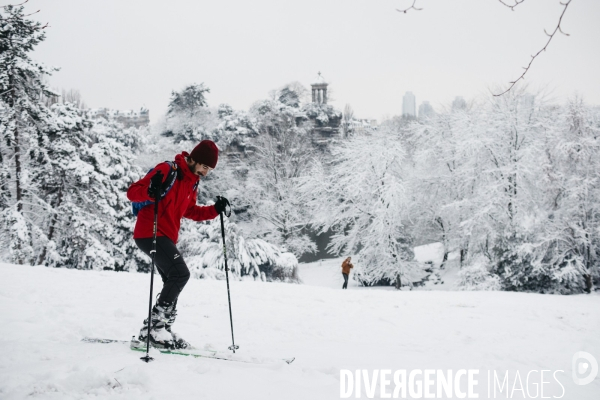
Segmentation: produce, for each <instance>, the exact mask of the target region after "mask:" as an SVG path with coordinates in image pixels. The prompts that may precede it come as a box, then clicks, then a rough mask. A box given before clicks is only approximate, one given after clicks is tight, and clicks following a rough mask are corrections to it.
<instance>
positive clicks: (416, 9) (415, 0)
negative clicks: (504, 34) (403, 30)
mask: <svg viewBox="0 0 600 400" xmlns="http://www.w3.org/2000/svg"><path fill="white" fill-rule="evenodd" d="M521 1H525V0H521ZM416 3H417V0H413V3H412V6H410V7H408V8H407V9H405V10H399V9H397V8H396V11H398V12H401V13H404V14H406V12H407V11H408V10H415V11H421V10H422V8H417V7H415V4H416Z"/></svg>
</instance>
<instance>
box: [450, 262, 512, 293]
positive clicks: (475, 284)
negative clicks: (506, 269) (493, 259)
mask: <svg viewBox="0 0 600 400" xmlns="http://www.w3.org/2000/svg"><path fill="white" fill-rule="evenodd" d="M489 268H490V265H489V261H488V260H487V259H485V257H477V259H475V260H473V261H472V262H471V263H470V265H468V266H466V267H464V268H462V269H461V270H460V272H459V273H458V277H459V279H460V281H459V283H458V287H459V289H460V290H501V289H502V285H501V284H500V278H499V277H498V276H497V275H493V274H491V273H490V270H489Z"/></svg>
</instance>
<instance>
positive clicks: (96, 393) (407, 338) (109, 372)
mask: <svg viewBox="0 0 600 400" xmlns="http://www.w3.org/2000/svg"><path fill="white" fill-rule="evenodd" d="M341 260H342V259H335V260H327V261H322V262H319V261H317V262H316V263H311V264H301V265H300V267H301V269H300V277H301V279H303V282H304V284H302V285H294V284H283V283H264V282H252V281H241V282H240V281H234V282H231V298H232V307H233V320H234V329H235V338H236V344H239V346H240V350H239V352H240V354H255V355H259V356H264V357H272V358H281V357H289V356H295V357H296V361H295V362H294V363H293V364H291V365H286V364H283V363H282V364H281V365H250V364H241V363H235V362H228V361H218V360H207V359H194V358H191V357H180V356H172V355H163V354H160V353H158V352H156V351H154V352H152V356H153V357H155V361H154V362H152V363H150V364H145V363H143V362H141V361H140V360H139V357H140V356H142V355H143V354H142V353H138V352H133V351H130V350H129V349H128V348H127V347H126V346H124V345H122V344H89V343H83V342H81V341H80V340H81V339H82V338H83V337H85V336H90V337H99V338H112V339H126V340H127V339H129V338H130V337H131V336H132V335H134V334H137V331H138V330H139V328H140V327H141V322H142V320H143V319H144V317H145V316H146V314H147V310H148V287H149V276H148V275H147V274H138V273H115V272H109V271H106V272H102V271H79V270H68V269H50V268H44V267H30V266H17V265H10V264H0V271H1V276H2V280H1V281H0V307H1V310H2V313H1V316H2V324H0V350H1V353H2V358H1V359H0V398H1V399H23V398H32V399H71V398H72V399H88V398H94V399H98V398H111V399H152V398H154V399H159V398H177V399H238V398H239V399H242V398H243V399H303V400H305V399H337V398H339V396H340V369H349V370H356V369H359V368H360V369H367V370H371V369H391V370H392V371H393V370H398V369H407V370H410V369H412V368H421V369H426V368H427V369H450V368H451V369H454V370H455V371H456V370H458V369H461V368H466V369H469V368H472V369H480V370H481V371H480V375H479V377H478V378H479V381H480V386H479V387H480V391H479V393H480V397H479V398H487V392H486V390H485V388H486V385H487V383H486V382H487V378H486V372H485V371H487V370H497V371H499V372H502V373H504V371H506V370H508V371H509V372H510V373H511V374H513V375H514V373H515V372H516V371H520V373H521V376H522V377H524V376H525V374H526V373H527V372H528V371H529V370H531V369H538V370H540V369H549V370H559V369H560V370H564V371H565V372H564V374H562V375H559V378H560V381H561V383H562V384H563V385H564V386H565V391H566V392H565V393H566V394H565V397H563V398H565V399H573V400H575V399H576V400H586V399H598V398H600V396H599V395H600V378H596V380H595V381H594V382H592V383H591V384H589V385H587V386H577V385H575V384H574V383H573V381H572V379H571V358H572V356H573V354H574V353H575V352H577V351H587V352H589V353H591V354H593V355H595V356H596V358H597V359H599V360H600V340H599V339H598V338H599V336H598V332H599V331H600V318H598V310H599V305H600V296H599V295H598V294H592V295H576V296H557V295H539V294H525V293H508V292H459V291H448V290H446V291H441V290H438V291H428V290H413V291H409V290H402V291H396V290H393V289H389V288H385V290H380V289H378V288H360V287H357V285H356V282H354V281H353V280H350V283H349V289H348V290H344V291H343V290H341V285H342V282H343V280H342V276H341V272H340V265H341ZM160 287H161V284H160V279H158V280H156V284H155V291H154V293H156V290H159V289H160ZM179 310H180V311H179V316H178V321H177V322H176V324H175V325H174V329H175V330H176V331H177V332H179V333H180V334H182V335H183V337H184V338H186V339H187V340H189V341H190V342H191V343H192V344H194V345H196V346H197V347H202V346H204V345H212V346H214V347H215V348H216V349H218V350H225V349H226V348H227V346H229V345H230V344H231V333H230V328H229V314H228V307H227V292H226V286H225V282H224V281H211V280H190V282H189V283H188V286H187V287H186V289H185V290H184V291H183V293H182V295H181V297H180V300H179ZM550 379H552V378H551V375H550ZM392 388H393V386H392ZM390 392H391V390H390ZM376 393H377V396H376V398H377V397H378V396H379V390H377V392H376ZM560 393H561V391H560V388H559V391H558V392H556V393H553V392H552V391H549V392H545V393H544V395H545V396H552V395H553V394H556V395H560ZM515 396H516V397H513V398H522V397H521V392H517V394H516V395H515ZM352 398H354V396H353V397H352ZM362 398H366V396H365V393H364V391H363V397H362ZM502 398H504V397H502Z"/></svg>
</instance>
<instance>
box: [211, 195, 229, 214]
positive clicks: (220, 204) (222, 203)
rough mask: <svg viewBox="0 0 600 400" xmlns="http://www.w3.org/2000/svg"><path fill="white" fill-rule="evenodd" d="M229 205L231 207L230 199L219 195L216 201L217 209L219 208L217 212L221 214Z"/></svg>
mask: <svg viewBox="0 0 600 400" xmlns="http://www.w3.org/2000/svg"><path fill="white" fill-rule="evenodd" d="M227 206H230V207H231V205H230V204H229V200H227V199H226V198H225V197H222V196H217V201H216V202H215V210H217V212H218V213H219V214H221V213H222V212H225V209H226V208H227Z"/></svg>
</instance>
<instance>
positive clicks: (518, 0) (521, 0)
mask: <svg viewBox="0 0 600 400" xmlns="http://www.w3.org/2000/svg"><path fill="white" fill-rule="evenodd" d="M498 1H499V2H500V3H502V4H504V5H505V6H506V7H508V8H510V9H511V10H513V11H515V7H516V6H518V5H519V4H521V3H523V2H524V1H525V0H514V2H515V4H513V5H512V6H511V5H510V4H506V3H505V2H504V0H498Z"/></svg>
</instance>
